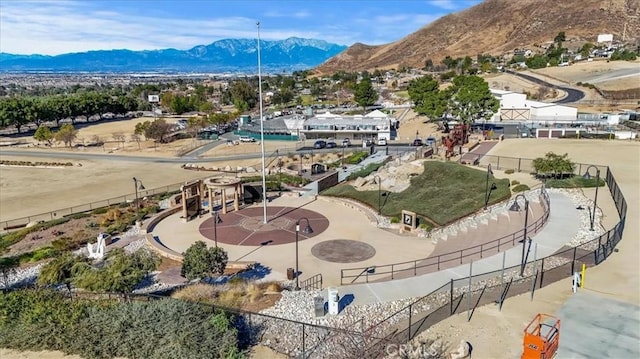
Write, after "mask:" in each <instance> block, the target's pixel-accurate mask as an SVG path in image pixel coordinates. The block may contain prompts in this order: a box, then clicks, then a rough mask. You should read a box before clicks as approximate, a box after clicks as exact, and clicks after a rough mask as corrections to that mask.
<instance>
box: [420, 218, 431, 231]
mask: <svg viewBox="0 0 640 359" xmlns="http://www.w3.org/2000/svg"><path fill="white" fill-rule="evenodd" d="M419 227H420V229H422V230H425V231H430V230H432V229H433V225H431V223H429V222H427V221H425V220H420V226H419Z"/></svg>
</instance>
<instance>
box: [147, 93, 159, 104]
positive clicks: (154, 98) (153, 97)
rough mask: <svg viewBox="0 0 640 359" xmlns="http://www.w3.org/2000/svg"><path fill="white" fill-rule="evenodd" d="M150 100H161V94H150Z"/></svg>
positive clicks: (154, 101)
mask: <svg viewBox="0 0 640 359" xmlns="http://www.w3.org/2000/svg"><path fill="white" fill-rule="evenodd" d="M149 102H153V103H156V102H160V96H158V95H149Z"/></svg>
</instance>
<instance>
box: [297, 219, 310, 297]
mask: <svg viewBox="0 0 640 359" xmlns="http://www.w3.org/2000/svg"><path fill="white" fill-rule="evenodd" d="M302 220H305V221H307V225H306V226H305V227H304V229H303V230H302V233H304V234H311V233H313V229H312V228H311V224H309V219H308V218H307V217H302V218H300V219H298V221H296V290H300V281H299V279H298V278H299V273H300V271H299V269H298V237H299V236H298V234H299V233H300V221H302Z"/></svg>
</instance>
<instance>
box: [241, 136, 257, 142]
mask: <svg viewBox="0 0 640 359" xmlns="http://www.w3.org/2000/svg"><path fill="white" fill-rule="evenodd" d="M240 142H256V139H255V138H253V137H249V136H240Z"/></svg>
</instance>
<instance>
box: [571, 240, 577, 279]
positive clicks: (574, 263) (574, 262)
mask: <svg viewBox="0 0 640 359" xmlns="http://www.w3.org/2000/svg"><path fill="white" fill-rule="evenodd" d="M577 251H578V247H573V260H572V261H571V274H572V275H573V271H574V269H575V266H576V252H577Z"/></svg>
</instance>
